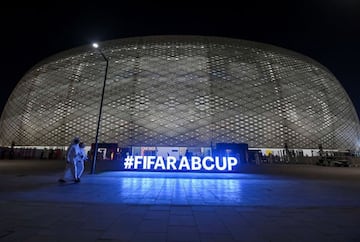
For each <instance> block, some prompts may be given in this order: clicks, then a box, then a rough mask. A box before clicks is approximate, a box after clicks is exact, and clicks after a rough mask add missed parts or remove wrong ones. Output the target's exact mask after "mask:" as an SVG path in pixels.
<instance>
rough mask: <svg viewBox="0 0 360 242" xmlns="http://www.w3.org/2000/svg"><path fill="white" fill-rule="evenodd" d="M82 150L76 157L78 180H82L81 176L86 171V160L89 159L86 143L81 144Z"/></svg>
mask: <svg viewBox="0 0 360 242" xmlns="http://www.w3.org/2000/svg"><path fill="white" fill-rule="evenodd" d="M79 148H80V152H79V153H78V154H77V156H76V157H75V163H76V171H77V182H80V177H81V175H82V174H83V172H84V162H85V161H86V160H87V159H88V158H87V155H86V152H85V144H84V143H82V142H81V143H80V144H79Z"/></svg>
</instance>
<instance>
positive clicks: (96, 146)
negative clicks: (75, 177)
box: [91, 43, 109, 174]
mask: <svg viewBox="0 0 360 242" xmlns="http://www.w3.org/2000/svg"><path fill="white" fill-rule="evenodd" d="M93 47H94V48H95V49H98V47H99V45H98V44H97V43H94V44H93ZM98 50H99V52H100V54H101V56H102V57H103V58H104V60H105V61H106V67H105V76H104V84H103V88H102V93H101V102H100V110H99V118H98V122H97V128H96V136H95V147H94V155H93V160H92V164H91V174H94V173H95V165H96V157H97V151H98V137H99V129H100V121H101V114H102V107H103V102H104V93H105V85H106V78H107V71H108V67H109V60H108V58H106V56H105V55H104V53H103V52H102V51H101V49H98Z"/></svg>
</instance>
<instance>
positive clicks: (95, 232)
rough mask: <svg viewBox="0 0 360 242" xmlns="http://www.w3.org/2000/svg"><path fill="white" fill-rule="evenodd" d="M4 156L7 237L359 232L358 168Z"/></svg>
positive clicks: (292, 237) (2, 224)
mask: <svg viewBox="0 0 360 242" xmlns="http://www.w3.org/2000/svg"><path fill="white" fill-rule="evenodd" d="M63 168H64V161H48V160H41V161H30V160H25V161H8V160H0V179H1V182H0V218H1V219H0V241H1V242H2V241H26V242H27V241H36V242H40V241H67V242H68V241H70V242H71V241H74V242H75V241H145V242H149V241H156V242H161V241H206V242H207V241H209V242H211V241H221V242H224V241H274V242H277V241H286V242H289V241H360V229H359V225H360V168H358V167H351V168H349V167H321V166H310V165H260V166H256V165H243V166H242V173H240V174H204V173H170V172H168V173H159V172H116V171H106V170H108V169H107V168H106V165H104V164H101V163H99V164H98V166H97V173H96V174H94V175H91V174H88V172H86V173H85V174H84V176H83V177H82V179H81V182H80V183H79V184H75V183H71V182H68V183H66V184H58V183H57V179H58V178H59V177H60V176H61V174H62V171H63Z"/></svg>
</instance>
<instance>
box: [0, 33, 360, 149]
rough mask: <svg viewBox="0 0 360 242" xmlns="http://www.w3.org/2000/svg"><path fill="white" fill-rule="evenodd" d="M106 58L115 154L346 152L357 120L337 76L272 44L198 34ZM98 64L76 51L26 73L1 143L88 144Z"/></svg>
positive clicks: (121, 46)
mask: <svg viewBox="0 0 360 242" xmlns="http://www.w3.org/2000/svg"><path fill="white" fill-rule="evenodd" d="M101 49H102V52H103V53H104V55H105V56H106V57H107V58H108V59H109V68H108V72H107V80H106V88H105V93H104V103H103V113H102V118H101V126H100V130H99V141H100V142H111V143H118V144H119V146H122V147H127V146H197V147H199V146H211V145H214V144H216V143H219V142H235V143H248V144H249V146H250V147H272V148H283V147H284V144H285V143H287V144H288V146H289V147H292V148H317V147H318V145H319V144H322V146H323V148H334V149H352V148H355V146H356V144H357V140H358V138H359V120H358V117H357V114H356V112H355V110H354V107H353V105H352V103H351V101H350V99H349V97H348V96H347V94H346V92H345V90H344V89H343V88H342V87H341V85H340V84H339V82H338V81H337V80H336V78H335V77H334V76H333V75H332V74H331V73H330V72H329V71H328V70H327V69H326V68H324V67H323V66H321V65H320V64H319V63H317V62H315V61H313V60H311V59H310V58H308V57H305V56H303V55H300V54H298V53H294V52H292V51H288V50H284V49H281V48H278V47H274V46H271V45H266V44H261V43H255V42H249V41H243V40H235V39H227V38H216V37H201V36H151V37H143V38H128V39H122V40H114V41H108V42H104V43H102V44H101ZM105 66H106V63H105V61H104V59H103V58H102V56H101V54H100V53H99V52H98V51H97V50H95V49H93V48H91V47H90V46H84V47H80V48H76V49H72V50H69V51H66V52H62V53H60V54H58V55H54V56H52V57H50V58H48V59H46V60H44V61H42V62H41V63H39V64H38V65H36V66H35V67H34V68H32V69H31V70H30V71H29V72H28V73H26V75H25V76H24V77H23V78H22V79H21V80H20V82H19V84H18V85H17V86H16V88H15V89H14V91H13V93H12V94H11V96H10V98H9V100H8V102H7V104H6V106H5V109H4V111H3V113H2V116H1V120H0V132H1V135H0V145H9V144H11V142H13V141H14V142H15V144H16V145H32V146H33V145H38V146H66V145H67V144H68V143H69V141H70V140H71V139H72V138H73V137H74V136H80V137H81V138H82V140H83V141H84V142H85V143H87V144H90V143H92V142H93V141H94V137H95V133H96V127H97V119H98V115H99V108H100V106H99V105H100V100H101V92H102V87H103V80H104V75H105Z"/></svg>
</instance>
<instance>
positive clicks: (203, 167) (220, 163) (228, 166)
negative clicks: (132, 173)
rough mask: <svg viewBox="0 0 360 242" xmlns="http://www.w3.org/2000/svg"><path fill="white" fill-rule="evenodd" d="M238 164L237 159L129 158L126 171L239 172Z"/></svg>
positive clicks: (126, 159) (194, 157)
mask: <svg viewBox="0 0 360 242" xmlns="http://www.w3.org/2000/svg"><path fill="white" fill-rule="evenodd" d="M238 164H239V162H238V160H237V159H236V158H235V157H219V156H215V157H211V156H205V157H199V156H192V157H186V156H183V157H181V159H180V160H177V159H176V157H174V156H167V157H162V156H127V157H126V158H125V159H124V170H150V171H207V172H211V171H213V172H237V171H238Z"/></svg>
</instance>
